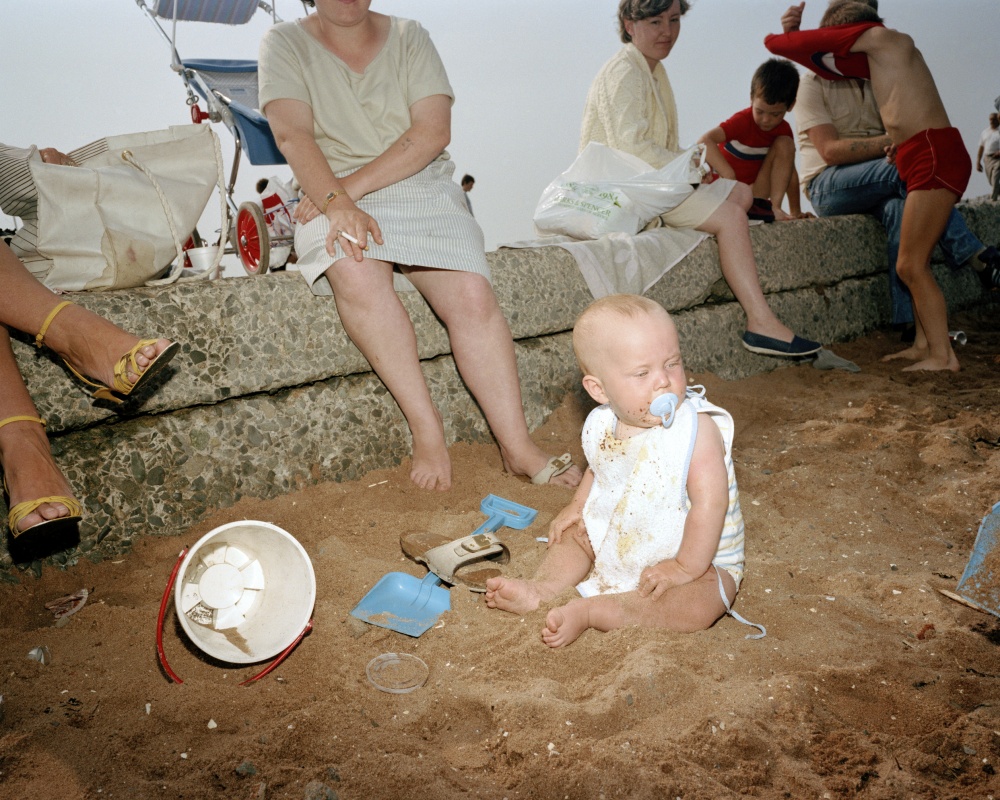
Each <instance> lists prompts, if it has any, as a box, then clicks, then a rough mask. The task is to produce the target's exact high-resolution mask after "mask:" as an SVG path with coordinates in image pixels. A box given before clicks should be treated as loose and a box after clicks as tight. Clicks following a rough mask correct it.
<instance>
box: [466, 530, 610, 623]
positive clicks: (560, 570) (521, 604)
mask: <svg viewBox="0 0 1000 800" xmlns="http://www.w3.org/2000/svg"><path fill="white" fill-rule="evenodd" d="M571 534H572V531H571V530H567V531H565V532H564V533H563V538H562V540H561V541H560V542H559V543H558V544H553V545H551V546H550V547H549V549H548V551H547V552H546V553H545V558H544V559H543V560H542V563H541V564H540V565H539V567H538V571H537V572H535V577H534V578H532V579H531V580H530V581H526V580H519V579H517V578H505V577H503V576H501V577H499V578H490V579H489V580H488V581H486V605H488V606H489V607H490V608H499V609H500V610H501V611H509V612H511V613H512V614H528V613H530V612H532V611H534V610H535V609H536V608H538V606H539V605H541V603H543V602H545V601H546V600H551V599H552V598H553V597H555V596H556V595H558V594H559V593H560V592H562V591H563V590H565V589H568V588H569V587H570V586H575V585H576V584H578V583H579V582H580V581H582V580H583V579H584V578H586V577H587V573H588V572H590V568H591V567H592V566H593V562H592V561H591V559H590V556H589V555H587V553H586V552H584V550H583V548H582V547H581V546H580V544H579V542H577V540H576V538H575V537H574V536H573V535H571Z"/></svg>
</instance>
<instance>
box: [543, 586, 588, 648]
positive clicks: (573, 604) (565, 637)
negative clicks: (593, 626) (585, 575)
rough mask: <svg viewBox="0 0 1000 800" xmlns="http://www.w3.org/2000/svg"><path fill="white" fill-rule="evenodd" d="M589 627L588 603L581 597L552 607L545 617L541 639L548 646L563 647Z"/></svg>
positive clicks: (571, 642)
mask: <svg viewBox="0 0 1000 800" xmlns="http://www.w3.org/2000/svg"><path fill="white" fill-rule="evenodd" d="M589 627H590V611H589V604H588V603H587V601H586V600H585V599H583V598H580V599H578V600H571V601H570V602H569V603H567V604H566V605H564V606H561V607H560V608H553V609H552V610H551V611H550V612H549V613H548V615H547V616H546V617H545V627H544V628H542V641H543V642H545V644H547V645H548V646H549V647H565V646H566V645H568V644H573V642H575V641H576V640H577V639H579V638H580V634H581V633H583V632H584V631H585V630H587V628H589Z"/></svg>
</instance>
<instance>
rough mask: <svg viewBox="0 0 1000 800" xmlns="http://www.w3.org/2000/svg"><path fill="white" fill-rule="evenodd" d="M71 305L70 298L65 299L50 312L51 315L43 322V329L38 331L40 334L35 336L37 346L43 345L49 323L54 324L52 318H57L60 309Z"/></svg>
mask: <svg viewBox="0 0 1000 800" xmlns="http://www.w3.org/2000/svg"><path fill="white" fill-rule="evenodd" d="M71 305H73V304H72V303H71V302H70V301H69V300H63V301H62V302H61V303H59V305H57V306H56V307H55V308H53V309H52V310H51V311H50V312H49V315H48V316H47V317H46V318H45V322H43V323H42V329H41V330H40V331H39V332H38V335H37V336H36V337H35V347H41V346H42V343H43V342H44V341H45V334H46V333H47V332H48V330H49V325H51V324H52V320H54V319H55V318H56V314H58V313H59V312H60V311H62V310H63V309H64V308H66V306H71Z"/></svg>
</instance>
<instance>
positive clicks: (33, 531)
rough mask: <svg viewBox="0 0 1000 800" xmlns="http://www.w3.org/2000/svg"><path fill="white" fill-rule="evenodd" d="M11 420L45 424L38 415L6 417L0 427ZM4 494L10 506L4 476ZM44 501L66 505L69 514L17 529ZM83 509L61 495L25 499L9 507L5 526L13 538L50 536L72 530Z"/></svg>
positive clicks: (75, 526) (1, 421) (71, 499)
mask: <svg viewBox="0 0 1000 800" xmlns="http://www.w3.org/2000/svg"><path fill="white" fill-rule="evenodd" d="M12 422H37V423H38V424H39V425H41V426H42V427H44V426H45V420H42V419H39V418H38V417H7V419H4V420H0V428H2V427H3V426H4V425H9V424H10V423H12ZM3 488H4V494H5V495H6V496H7V505H8V507H9V506H10V495H9V492H8V491H7V479H6V478H4V482H3ZM46 503H60V504H61V505H64V506H66V509H67V511H69V514H67V515H66V516H63V517H56V518H55V519H47V520H45V521H44V522H38V523H36V524H34V525H32V526H31V527H30V528H25V529H24V530H23V531H22V530H18V527H17V526H18V525H19V524H20V523H21V521H22V520H23V519H24V518H25V517H28V516H30V515H31V514H33V513H34V512H35V511H37V510H38V509H39V508H40V507H42V506H43V505H45V504H46ZM82 511H83V509H82V507H81V506H80V504H79V503H78V502H77V501H76V500H74V499H73V498H72V497H62V496H59V495H53V496H52V497H39V498H38V499H37V500H26V501H25V502H23V503H18V504H17V505H16V506H14V507H12V508H10V513H9V514H8V515H7V527H8V528H10V535H11V537H12V538H13V539H19V540H22V541H23V537H25V536H27V535H28V534H30V536H29V538H31V539H36V538H38V537H39V536H43V535H44V536H46V537H48V536H50V535H54V534H59V533H65V532H67V531H69V532H72V531H73V530H74V529H76V528H77V524H78V523H79V522H80V519H81V516H80V514H81V512H82Z"/></svg>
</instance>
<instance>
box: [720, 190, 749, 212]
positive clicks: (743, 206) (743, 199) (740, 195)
mask: <svg viewBox="0 0 1000 800" xmlns="http://www.w3.org/2000/svg"><path fill="white" fill-rule="evenodd" d="M726 203H728V204H730V205H734V206H736V207H738V208H739V209H740V210H741V211H742V212H743V213H744V214H745V213H746V211H747V209H748V208H750V206H751V205H752V204H753V189H751V188H750V186H749V185H747V184H745V183H737V184H736V186H734V187H733V190H732V191H731V192H730V193H729V197H727V198H726Z"/></svg>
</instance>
